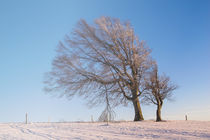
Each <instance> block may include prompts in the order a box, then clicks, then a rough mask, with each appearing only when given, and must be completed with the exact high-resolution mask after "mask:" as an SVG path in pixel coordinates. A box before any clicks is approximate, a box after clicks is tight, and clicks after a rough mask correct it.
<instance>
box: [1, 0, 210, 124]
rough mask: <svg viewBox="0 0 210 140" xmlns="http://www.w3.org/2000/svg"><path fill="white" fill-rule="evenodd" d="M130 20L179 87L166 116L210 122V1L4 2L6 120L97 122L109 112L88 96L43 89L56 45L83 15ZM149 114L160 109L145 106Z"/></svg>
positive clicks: (127, 116) (124, 111)
mask: <svg viewBox="0 0 210 140" xmlns="http://www.w3.org/2000/svg"><path fill="white" fill-rule="evenodd" d="M100 16H111V17H117V18H120V19H122V20H130V22H131V24H132V25H133V27H134V29H135V32H136V34H137V35H138V36H139V38H140V39H143V40H146V42H147V44H148V45H149V46H150V48H152V50H153V52H152V55H153V57H154V58H155V59H156V60H157V62H158V64H159V68H160V70H161V72H165V73H166V74H167V75H169V76H170V77H171V79H172V80H173V81H174V82H175V83H177V84H178V85H179V89H178V90H176V91H175V92H174V97H175V101H173V102H166V103H165V104H164V107H163V119H184V115H185V114H188V116H189V119H196V120H209V121H210V102H209V101H210V72H209V71H210V1H209V0H176V1H172V0H159V1H157V0H124V1H123V0H103V1H102V0H101V1H99V0H36V1H35V0H34V1H32V0H18V1H15V0H5V1H3V0H0V64H1V68H0V78H1V80H0V89H1V90H0V122H21V121H24V115H25V113H26V112H28V116H29V121H48V118H50V120H51V121H60V120H66V121H78V120H86V121H87V120H90V117H91V115H93V117H94V119H96V118H97V117H98V116H99V115H100V113H101V111H102V109H103V106H101V107H96V108H93V109H89V108H87V106H86V104H85V100H84V99H81V98H77V97H76V98H74V99H73V100H71V101H68V100H67V99H65V98H55V97H52V96H51V95H48V94H45V93H44V92H43V87H44V84H43V76H44V73H45V72H48V71H50V69H51V62H52V60H53V58H54V57H55V55H56V53H55V48H56V46H57V44H58V42H59V41H60V40H63V38H64V36H65V34H67V33H69V32H71V31H72V29H73V28H74V26H75V24H76V23H77V21H78V20H79V19H81V18H83V19H85V20H87V21H88V22H90V23H91V22H92V21H93V20H94V19H95V18H98V17H100ZM142 109H143V113H144V117H145V119H154V118H155V106H145V105H144V106H143V107H142ZM115 110H116V113H117V119H124V120H132V119H133V114H134V113H133V108H132V107H127V108H124V107H118V108H116V109H115Z"/></svg>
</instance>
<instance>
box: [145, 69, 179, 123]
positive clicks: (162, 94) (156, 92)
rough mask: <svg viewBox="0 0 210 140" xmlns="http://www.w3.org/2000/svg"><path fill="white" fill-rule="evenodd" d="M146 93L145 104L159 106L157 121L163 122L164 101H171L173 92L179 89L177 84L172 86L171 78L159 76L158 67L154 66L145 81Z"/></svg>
mask: <svg viewBox="0 0 210 140" xmlns="http://www.w3.org/2000/svg"><path fill="white" fill-rule="evenodd" d="M145 86H146V92H144V95H143V99H144V101H145V102H148V103H152V104H155V105H157V111H156V121H162V119H161V109H162V106H163V100H165V99H171V96H172V92H173V91H174V90H175V89H177V86H176V85H175V84H172V83H171V81H170V78H169V77H168V76H165V75H161V76H159V75H158V67H157V65H155V66H154V68H153V71H152V72H151V73H150V74H149V76H148V78H147V80H145Z"/></svg>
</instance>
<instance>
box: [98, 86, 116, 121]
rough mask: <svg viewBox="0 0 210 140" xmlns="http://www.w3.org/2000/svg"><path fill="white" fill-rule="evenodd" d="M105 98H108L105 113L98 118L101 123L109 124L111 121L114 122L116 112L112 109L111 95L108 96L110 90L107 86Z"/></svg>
mask: <svg viewBox="0 0 210 140" xmlns="http://www.w3.org/2000/svg"><path fill="white" fill-rule="evenodd" d="M105 95H106V96H105V98H106V107H105V109H104V111H103V112H102V113H101V115H100V116H99V118H98V121H100V122H107V124H108V122H109V121H114V117H115V112H114V110H113V109H112V106H111V105H110V103H109V102H110V101H109V100H110V99H109V94H108V89H107V87H106V86H105Z"/></svg>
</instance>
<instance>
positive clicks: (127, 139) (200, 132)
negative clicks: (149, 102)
mask: <svg viewBox="0 0 210 140" xmlns="http://www.w3.org/2000/svg"><path fill="white" fill-rule="evenodd" d="M0 139H1V140H2V139H5V140H10V139H11V140H14V139H15V140H19V139H21V140H42V139H43V140H45V139H50V140H54V139H56V140H67V139H68V140H71V139H73V140H101V139H103V140H137V139H138V140H139V139H150V140H151V139H161V140H163V139H182V140H184V139H187V140H197V139H203V140H205V139H210V122H205V121H167V122H154V121H142V122H120V123H119V122H118V123H117V122H116V123H109V124H108V125H107V124H106V123H30V124H24V123H5V124H0Z"/></svg>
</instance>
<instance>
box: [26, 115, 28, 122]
mask: <svg viewBox="0 0 210 140" xmlns="http://www.w3.org/2000/svg"><path fill="white" fill-rule="evenodd" d="M27 123H28V114H27V113H26V124H27Z"/></svg>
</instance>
